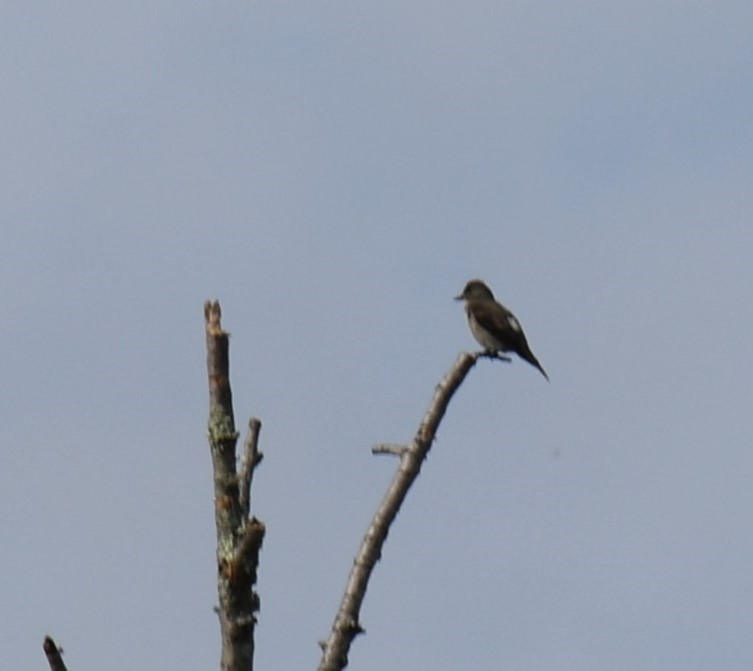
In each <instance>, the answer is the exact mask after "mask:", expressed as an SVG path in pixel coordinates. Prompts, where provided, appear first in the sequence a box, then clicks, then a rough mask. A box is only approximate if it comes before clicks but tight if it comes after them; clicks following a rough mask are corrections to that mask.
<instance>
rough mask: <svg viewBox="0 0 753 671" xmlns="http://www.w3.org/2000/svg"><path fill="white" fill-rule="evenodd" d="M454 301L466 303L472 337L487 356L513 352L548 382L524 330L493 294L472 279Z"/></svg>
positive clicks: (479, 281) (483, 285) (480, 282)
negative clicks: (539, 372)
mask: <svg viewBox="0 0 753 671" xmlns="http://www.w3.org/2000/svg"><path fill="white" fill-rule="evenodd" d="M455 300H456V301H465V311H466V313H467V315H468V326H470V327H471V333H473V337H474V338H476V340H478V342H479V344H480V345H481V346H482V347H483V348H484V349H485V350H486V351H487V352H488V353H489V354H496V353H497V352H515V354H517V355H518V356H519V357H520V358H521V359H525V360H526V361H527V362H528V363H530V364H531V365H532V366H536V368H538V369H539V370H540V371H541V374H542V375H543V376H544V377H545V378H546V379H547V381H548V380H549V376H548V375H547V374H546V371H545V370H544V369H543V368H542V367H541V364H540V363H539V361H538V359H537V358H536V357H535V356H534V355H533V352H532V351H531V348H530V347H529V346H528V341H527V340H526V336H525V334H524V333H523V327H522V326H521V325H520V322H519V321H518V320H517V319H516V318H515V315H514V314H513V313H512V312H510V311H509V310H508V309H507V308H506V307H505V306H504V305H502V304H501V303H498V302H497V301H496V300H494V294H493V293H492V292H491V289H489V287H487V286H486V285H485V284H484V283H483V282H482V281H481V280H471V281H470V282H468V284H466V285H465V289H463V293H462V294H460V296H455Z"/></svg>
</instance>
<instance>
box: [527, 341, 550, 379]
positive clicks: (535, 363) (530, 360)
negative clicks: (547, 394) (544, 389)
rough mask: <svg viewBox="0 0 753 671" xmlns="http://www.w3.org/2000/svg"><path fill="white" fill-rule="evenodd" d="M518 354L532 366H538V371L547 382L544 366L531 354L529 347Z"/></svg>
mask: <svg viewBox="0 0 753 671" xmlns="http://www.w3.org/2000/svg"><path fill="white" fill-rule="evenodd" d="M520 356H521V357H522V358H523V359H525V360H526V361H527V362H528V363H530V364H531V365H532V366H535V367H536V368H538V369H539V372H540V373H541V374H542V375H543V376H544V377H545V378H546V381H547V382H549V376H548V375H547V374H546V371H545V370H544V367H543V366H542V365H541V364H540V363H539V360H538V359H537V358H536V357H535V356H534V355H533V352H532V351H531V350H530V349H528V350H527V351H525V352H521V353H520Z"/></svg>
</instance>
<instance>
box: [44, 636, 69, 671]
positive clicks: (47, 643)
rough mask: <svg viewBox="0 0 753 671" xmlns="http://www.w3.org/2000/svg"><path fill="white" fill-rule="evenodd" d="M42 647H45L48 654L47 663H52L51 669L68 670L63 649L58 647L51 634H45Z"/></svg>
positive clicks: (55, 670)
mask: <svg viewBox="0 0 753 671" xmlns="http://www.w3.org/2000/svg"><path fill="white" fill-rule="evenodd" d="M42 648H44V654H45V655H47V663H48V664H49V665H50V670H51V671H67V669H66V668H65V662H63V658H62V656H61V653H62V652H63V649H62V648H58V646H57V645H56V644H55V641H53V640H52V638H51V637H50V636H45V639H44V643H43V644H42Z"/></svg>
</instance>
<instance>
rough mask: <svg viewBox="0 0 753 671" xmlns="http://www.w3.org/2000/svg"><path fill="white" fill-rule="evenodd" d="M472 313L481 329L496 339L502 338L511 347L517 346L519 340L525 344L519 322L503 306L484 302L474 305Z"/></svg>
mask: <svg viewBox="0 0 753 671" xmlns="http://www.w3.org/2000/svg"><path fill="white" fill-rule="evenodd" d="M473 312H474V316H475V317H476V321H477V322H478V323H479V325H480V326H481V327H483V328H484V329H486V330H487V331H490V332H491V333H494V334H495V335H497V336H498V337H502V336H504V337H505V338H506V339H508V340H509V341H510V344H511V345H514V344H517V343H518V342H520V340H521V339H522V341H523V342H525V336H524V335H523V328H522V327H521V325H520V322H519V321H518V320H517V319H516V318H515V315H514V314H513V313H512V312H510V311H509V310H508V309H507V308H505V307H504V306H503V305H500V304H499V303H497V302H493V301H484V302H480V303H477V304H476V305H474V310H473Z"/></svg>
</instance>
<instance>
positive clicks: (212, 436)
mask: <svg viewBox="0 0 753 671" xmlns="http://www.w3.org/2000/svg"><path fill="white" fill-rule="evenodd" d="M220 317H221V311H220V304H219V303H218V302H216V301H215V302H207V303H206V304H205V305H204V320H205V324H206V336H207V372H208V375H209V446H210V449H211V453H212V466H213V469H214V510H215V525H216V527H217V589H218V592H219V606H218V608H217V613H218V615H219V618H220V631H221V634H222V658H221V664H220V668H221V669H222V671H251V670H252V669H253V659H254V626H255V625H256V617H255V615H254V614H255V613H256V611H257V610H258V609H259V597H258V595H257V594H256V592H255V590H254V585H255V584H256V570H257V567H258V565H259V552H260V550H261V544H262V541H263V539H264V524H263V523H262V522H260V521H259V520H257V519H256V518H255V517H252V516H251V515H250V500H251V495H250V489H251V478H252V475H253V471H254V468H255V467H256V465H257V464H258V463H259V462H260V461H261V455H260V453H259V452H258V449H257V442H258V436H259V430H260V428H261V422H259V420H254V419H252V420H251V422H250V426H251V429H250V436H249V440H248V442H247V446H246V452H245V456H244V459H243V462H242V464H241V474H240V476H239V475H238V473H237V471H236V454H235V446H236V442H237V440H238V432H237V431H236V430H235V418H234V415H233V395H232V392H231V389H230V354H229V343H228V339H229V336H228V334H227V333H226V332H225V331H223V330H222V326H221V324H220Z"/></svg>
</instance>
